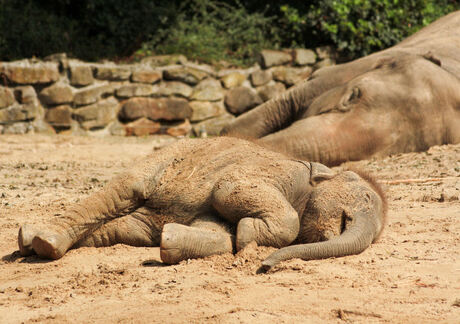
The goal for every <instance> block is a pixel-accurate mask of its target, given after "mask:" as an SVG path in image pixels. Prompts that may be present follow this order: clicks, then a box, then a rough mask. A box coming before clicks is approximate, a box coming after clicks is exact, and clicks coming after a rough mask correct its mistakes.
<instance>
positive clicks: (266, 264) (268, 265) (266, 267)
mask: <svg viewBox="0 0 460 324" xmlns="http://www.w3.org/2000/svg"><path fill="white" fill-rule="evenodd" d="M277 263H278V262H273V261H271V260H268V259H266V260H264V261H262V264H261V265H260V267H259V269H257V272H256V273H257V274H263V273H267V272H268V271H270V270H271V269H272V268H273V267H274V266H275V265H276V264H277Z"/></svg>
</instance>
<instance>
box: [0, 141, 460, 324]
mask: <svg viewBox="0 0 460 324" xmlns="http://www.w3.org/2000/svg"><path fill="white" fill-rule="evenodd" d="M167 141H168V138H159V139H158V138H141V139H136V138H106V139H97V138H84V137H80V138H77V137H63V136H56V137H46V136H38V135H35V136H34V135H29V136H6V135H2V136H0V238H1V239H0V258H1V259H0V323H21V322H25V323H36V322H39V323H49V322H53V323H54V322H57V323H60V322H72V323H89V322H99V323H105V322H111V323H152V322H157V323H165V322H167V323H319V322H321V323H341V322H349V323H355V322H357V323H380V322H383V323H434V322H436V323H460V255H459V254H460V202H459V197H460V145H448V146H441V147H433V148H431V149H430V150H429V151H428V152H423V153H410V154H401V155H397V156H393V157H388V158H385V159H373V160H369V161H361V162H357V163H353V165H354V166H359V167H361V168H363V169H365V170H368V171H371V172H372V173H374V174H375V175H376V176H377V177H378V178H379V179H380V180H381V181H382V182H384V187H385V189H386V191H387V194H388V200H389V215H388V216H389V217H388V224H387V226H386V228H385V232H384V234H383V235H382V237H381V239H380V241H379V242H378V243H376V244H374V245H372V246H371V247H370V248H369V249H367V250H366V251H365V252H363V253H362V254H360V255H356V256H349V257H344V258H337V259H327V260H320V261H310V262H305V261H301V260H291V261H288V262H284V263H282V264H281V265H280V266H278V267H276V268H275V269H274V271H272V272H270V273H267V274H255V272H256V269H257V268H258V266H259V264H260V261H261V260H262V259H263V258H264V257H266V256H267V255H268V254H269V253H270V252H271V251H273V250H274V249H273V248H264V247H250V248H248V249H246V250H244V251H242V252H241V253H239V254H238V255H236V256H233V255H230V254H228V255H222V256H214V257H211V258H208V259H202V260H188V261H187V262H183V263H181V264H179V265H176V266H164V265H163V264H162V263H161V261H160V257H159V249H158V248H134V247H129V246H124V245H117V246H113V247H109V248H99V249H96V248H81V249H77V250H71V251H70V252H69V253H68V254H66V255H65V256H64V257H63V258H62V259H60V260H58V261H52V262H48V261H44V260H40V259H38V258H36V257H28V258H23V257H20V256H19V254H18V252H17V232H18V229H19V226H20V224H22V223H24V222H28V223H32V224H39V223H42V222H43V220H44V219H46V218H50V217H53V216H54V215H56V214H60V213H62V212H63V211H64V210H65V208H66V206H67V205H68V204H69V203H72V202H75V201H77V200H79V199H81V198H83V197H85V196H87V195H89V194H90V193H91V192H93V191H95V190H97V189H98V188H100V187H102V186H103V185H104V184H105V183H106V182H107V181H108V180H109V179H110V178H111V177H113V176H114V175H115V174H117V173H119V172H122V171H123V170H124V169H125V168H127V167H129V165H131V164H132V163H135V161H136V160H137V159H138V158H139V157H140V156H142V155H144V154H146V153H148V152H150V151H151V150H152V148H153V147H154V146H158V145H159V144H161V143H166V142H167ZM408 179H415V180H408ZM420 179H422V180H420Z"/></svg>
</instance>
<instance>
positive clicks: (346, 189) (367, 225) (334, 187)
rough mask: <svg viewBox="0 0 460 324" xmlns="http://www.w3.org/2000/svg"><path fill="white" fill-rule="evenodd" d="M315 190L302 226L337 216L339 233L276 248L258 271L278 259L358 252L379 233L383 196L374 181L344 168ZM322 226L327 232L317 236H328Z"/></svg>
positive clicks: (383, 204)
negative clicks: (311, 241)
mask: <svg viewBox="0 0 460 324" xmlns="http://www.w3.org/2000/svg"><path fill="white" fill-rule="evenodd" d="M315 190H317V192H316V193H313V194H312V198H311V199H314V200H316V201H313V202H309V205H308V206H309V207H308V206H307V211H306V213H304V216H303V220H302V222H303V226H306V227H310V228H311V227H315V226H316V227H319V228H321V223H323V222H324V218H325V217H333V214H335V215H340V216H339V217H341V221H339V222H336V223H337V224H340V225H339V226H340V229H337V232H338V233H341V234H340V235H339V236H334V237H332V238H330V239H329V240H327V241H323V242H315V243H310V244H299V245H292V246H288V247H285V248H282V249H279V250H278V251H276V252H274V253H273V254H271V255H270V256H269V257H268V258H267V259H265V260H264V261H263V262H262V267H261V269H260V271H262V272H263V271H267V270H269V269H271V268H272V267H273V266H275V265H276V264H278V263H279V262H281V261H284V260H289V259H293V258H300V259H303V260H315V259H325V258H331V257H341V256H346V255H352V254H359V253H361V252H362V251H364V250H365V249H366V248H367V247H369V246H370V245H371V243H372V242H373V241H374V240H375V239H376V238H377V237H378V236H379V234H380V232H381V231H382V228H383V220H384V217H385V199H384V197H383V194H382V192H381V190H380V188H378V187H377V186H376V184H375V183H373V182H367V181H364V180H363V179H362V178H361V177H359V176H358V175H357V174H356V173H354V172H349V171H347V172H344V173H341V174H339V175H337V176H336V177H334V178H332V179H331V180H325V181H323V182H322V183H320V184H318V185H317V188H315ZM323 194H324V195H326V194H327V199H322V196H323ZM325 204H327V206H326V205H325ZM309 208H310V210H309ZM331 209H334V210H331ZM337 209H341V210H337ZM338 213H339V214H338ZM311 222H314V223H315V224H311ZM318 224H319V226H318ZM326 227H327V226H326ZM322 229H323V230H327V231H324V232H323V233H321V235H320V236H321V237H322V239H324V238H327V236H328V235H327V234H328V233H327V232H328V231H329V232H330V229H328V228H325V227H324V226H323V228H322ZM301 231H302V229H301ZM306 232H309V230H307V231H306ZM310 232H312V231H311V230H310ZM304 239H305V240H308V238H304Z"/></svg>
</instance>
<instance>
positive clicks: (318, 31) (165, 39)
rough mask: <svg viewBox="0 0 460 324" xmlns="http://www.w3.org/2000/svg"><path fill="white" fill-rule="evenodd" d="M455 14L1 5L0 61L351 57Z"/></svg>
mask: <svg viewBox="0 0 460 324" xmlns="http://www.w3.org/2000/svg"><path fill="white" fill-rule="evenodd" d="M458 9H460V2H459V1H458V0H341V1H339V0H306V1H287V0H267V1H258V0H246V1H241V2H240V0H229V1H225V2H224V1H223V0H217V1H216V0H185V1H184V0H155V1H153V0H130V1H120V0H0V60H13V59H19V58H25V57H32V56H37V57H43V56H46V55H49V54H52V53H57V52H67V53H68V54H69V55H73V56H75V57H78V58H81V59H85V60H97V59H102V58H109V59H119V58H126V57H130V56H131V55H132V54H133V53H134V52H136V51H137V54H138V55H146V54H149V53H152V54H173V53H174V54H185V55H186V56H188V57H189V58H193V59H198V60H201V61H206V62H215V61H219V60H222V59H223V60H226V61H230V62H232V63H234V64H251V63H252V62H253V60H254V58H255V55H254V54H255V53H256V52H258V51H259V50H260V49H262V48H292V47H306V48H313V47H316V46H319V45H326V44H329V45H332V46H334V47H335V48H337V49H338V50H339V52H340V54H341V56H342V57H344V56H345V57H348V58H349V59H352V58H356V57H359V56H362V55H367V54H369V53H371V52H374V51H377V50H381V49H383V48H386V47H389V46H392V45H394V44H395V43H397V42H399V41H401V40H402V39H404V38H405V37H407V36H408V35H410V34H412V33H413V32H415V31H417V30H418V29H420V28H422V27H423V26H426V25H428V24H429V23H431V22H432V21H433V20H435V19H437V18H439V17H440V16H443V15H445V14H447V13H449V12H451V11H453V10H458Z"/></svg>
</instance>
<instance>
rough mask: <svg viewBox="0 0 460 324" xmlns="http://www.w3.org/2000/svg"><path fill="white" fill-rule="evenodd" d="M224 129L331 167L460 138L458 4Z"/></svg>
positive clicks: (320, 73)
mask: <svg viewBox="0 0 460 324" xmlns="http://www.w3.org/2000/svg"><path fill="white" fill-rule="evenodd" d="M223 132H224V133H227V134H238V135H239V136H240V137H248V138H260V139H261V142H262V143H264V144H266V145H267V146H269V147H270V146H271V147H273V148H276V149H277V150H284V151H285V152H287V153H289V154H290V155H292V156H295V157H296V158H299V159H305V160H308V161H318V162H321V163H323V164H326V165H329V166H332V165H337V164H340V163H342V162H344V161H352V160H362V159H367V158H369V157H370V156H386V155H389V154H394V153H402V152H411V151H423V150H426V149H428V148H429V147H430V146H433V145H441V144H448V143H452V144H455V143H460V11H457V12H454V13H451V14H449V15H447V16H445V17H443V18H441V19H439V20H438V21H436V22H434V23H432V24H431V25H429V26H427V27H425V28H424V29H422V30H420V31H419V32H417V33H416V34H414V35H412V36H411V37H409V38H407V39H406V40H404V41H403V42H401V43H399V44H398V45H396V46H394V47H392V48H389V49H387V50H384V51H381V52H378V53H375V54H372V55H369V56H366V57H364V58H361V59H358V60H355V61H352V62H350V63H347V64H342V65H337V66H333V67H328V68H323V69H320V70H317V71H316V72H315V73H313V75H312V76H311V77H310V79H309V80H307V81H306V82H304V83H302V84H300V85H298V86H296V87H294V88H293V89H291V90H289V91H287V92H286V93H285V94H284V95H283V96H281V97H278V98H275V99H272V100H270V101H268V102H266V103H264V104H262V105H260V106H258V107H256V108H255V109H253V110H251V111H249V112H247V113H245V114H243V115H241V116H239V117H238V118H237V119H236V120H235V121H233V122H232V123H231V124H230V125H229V126H228V127H227V128H226V129H224V131H223Z"/></svg>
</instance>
